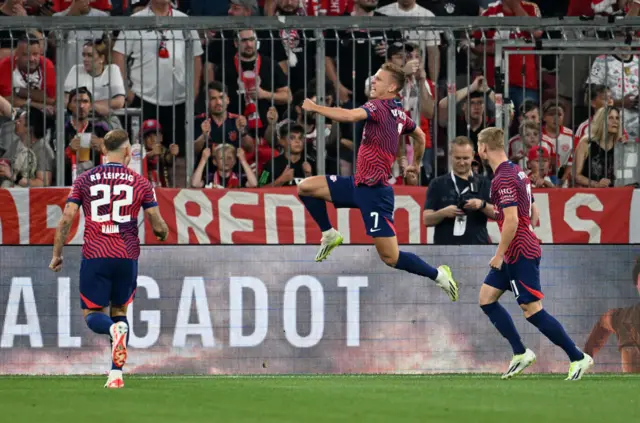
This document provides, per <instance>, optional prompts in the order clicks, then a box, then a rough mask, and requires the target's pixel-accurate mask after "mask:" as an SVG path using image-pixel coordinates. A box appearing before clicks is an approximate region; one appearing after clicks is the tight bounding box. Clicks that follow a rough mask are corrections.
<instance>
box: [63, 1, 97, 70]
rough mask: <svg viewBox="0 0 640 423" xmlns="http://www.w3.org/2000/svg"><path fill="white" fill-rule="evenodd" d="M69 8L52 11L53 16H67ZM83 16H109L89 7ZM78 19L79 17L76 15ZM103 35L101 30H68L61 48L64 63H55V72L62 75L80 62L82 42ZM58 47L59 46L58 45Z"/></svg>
mask: <svg viewBox="0 0 640 423" xmlns="http://www.w3.org/2000/svg"><path fill="white" fill-rule="evenodd" d="M68 12H69V9H65V10H63V11H62V12H58V13H54V14H53V16H67V13H68ZM85 16H90V17H101V16H109V14H108V13H107V12H103V11H102V10H98V9H94V8H91V9H89V13H87V14H86V15H85ZM78 18H79V19H80V17H78ZM102 36H103V31H102V30H95V31H86V30H80V31H69V33H68V37H67V40H66V42H65V44H64V46H62V47H61V48H63V49H64V55H63V57H64V63H57V64H56V66H57V69H56V70H57V72H62V74H63V75H66V74H67V73H69V71H70V70H71V68H72V67H73V66H75V65H78V64H81V63H82V50H83V47H84V44H85V43H86V42H87V41H93V40H99V39H101V38H102ZM59 47H60V46H59Z"/></svg>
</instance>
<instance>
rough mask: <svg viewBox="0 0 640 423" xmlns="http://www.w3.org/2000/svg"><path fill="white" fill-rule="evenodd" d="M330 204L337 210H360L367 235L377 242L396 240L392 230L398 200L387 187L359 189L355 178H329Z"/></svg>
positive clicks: (394, 229) (377, 186) (360, 187)
mask: <svg viewBox="0 0 640 423" xmlns="http://www.w3.org/2000/svg"><path fill="white" fill-rule="evenodd" d="M327 185H329V191H330V192H331V201H332V202H333V205H334V206H335V207H336V208H338V209H360V213H361V214H362V220H364V227H365V228H366V229H367V235H369V236H372V237H374V238H386V237H392V236H396V228H395V227H394V226H393V210H394V201H395V196H394V194H393V188H391V187H390V186H385V185H376V186H372V187H370V186H367V185H360V186H356V184H355V181H354V179H353V176H336V175H330V176H327Z"/></svg>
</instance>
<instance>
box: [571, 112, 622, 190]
mask: <svg viewBox="0 0 640 423" xmlns="http://www.w3.org/2000/svg"><path fill="white" fill-rule="evenodd" d="M590 134H591V135H590V137H589V136H585V137H583V138H582V139H581V140H580V142H579V143H578V148H577V149H576V160H575V163H574V166H575V175H576V181H575V182H576V185H578V186H581V187H588V188H607V187H612V186H613V183H614V180H615V167H614V155H613V153H614V147H615V144H616V143H617V142H620V141H621V140H622V139H623V129H622V124H621V122H620V111H619V110H618V108H617V107H602V108H600V109H599V110H598V111H597V112H596V114H595V116H594V117H593V122H592V123H591V133H590Z"/></svg>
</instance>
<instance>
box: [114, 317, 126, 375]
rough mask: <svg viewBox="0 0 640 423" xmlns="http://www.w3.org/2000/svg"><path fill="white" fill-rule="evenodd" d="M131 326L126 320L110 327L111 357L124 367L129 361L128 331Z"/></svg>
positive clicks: (118, 365) (119, 365)
mask: <svg viewBox="0 0 640 423" xmlns="http://www.w3.org/2000/svg"><path fill="white" fill-rule="evenodd" d="M128 332H129V326H127V324H126V323H125V322H117V323H114V324H112V325H111V328H109V334H110V335H111V359H112V360H113V363H114V364H115V365H116V366H117V367H119V368H122V366H124V363H126V362H127V333H128Z"/></svg>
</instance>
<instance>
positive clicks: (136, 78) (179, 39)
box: [113, 8, 203, 106]
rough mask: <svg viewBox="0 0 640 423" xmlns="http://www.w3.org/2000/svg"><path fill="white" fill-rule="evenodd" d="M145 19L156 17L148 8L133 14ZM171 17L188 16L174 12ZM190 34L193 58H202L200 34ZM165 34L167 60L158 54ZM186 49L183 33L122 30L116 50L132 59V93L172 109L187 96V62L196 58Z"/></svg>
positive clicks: (130, 70) (193, 31)
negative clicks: (188, 53) (186, 55)
mask: <svg viewBox="0 0 640 423" xmlns="http://www.w3.org/2000/svg"><path fill="white" fill-rule="evenodd" d="M143 16H155V15H154V14H153V12H152V11H151V9H149V8H146V9H143V10H141V11H140V12H138V13H134V14H133V15H131V17H132V18H136V17H143ZM172 16H173V17H175V18H184V17H187V15H186V14H184V13H182V12H180V11H179V10H175V9H173V11H172ZM190 33H191V39H192V41H191V42H192V43H193V57H197V56H201V55H202V53H203V51H202V43H201V42H200V37H199V36H198V31H196V30H191V31H190ZM163 35H164V38H165V39H166V41H165V42H164V43H165V47H166V49H167V51H168V52H169V57H167V58H160V57H159V55H158V50H159V47H160V43H161V42H162V36H163ZM140 38H142V40H140ZM125 40H126V43H125ZM185 47H186V46H185V37H184V34H183V31H123V32H121V33H120V35H119V36H118V40H117V41H116V44H115V46H114V47H113V50H114V51H116V52H118V53H121V54H124V55H125V57H127V58H129V57H131V58H132V60H133V62H132V64H131V67H130V69H129V73H128V77H129V79H130V80H131V82H132V87H131V90H132V91H133V92H134V93H135V94H136V95H137V96H138V97H140V98H142V99H143V100H144V101H146V102H148V103H151V104H157V105H159V106H171V105H173V104H182V103H184V102H185V100H186V97H187V90H186V79H185V69H186V68H185V63H186V60H193V58H192V57H189V58H187V57H185V54H186V49H185ZM158 79H159V80H158Z"/></svg>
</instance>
